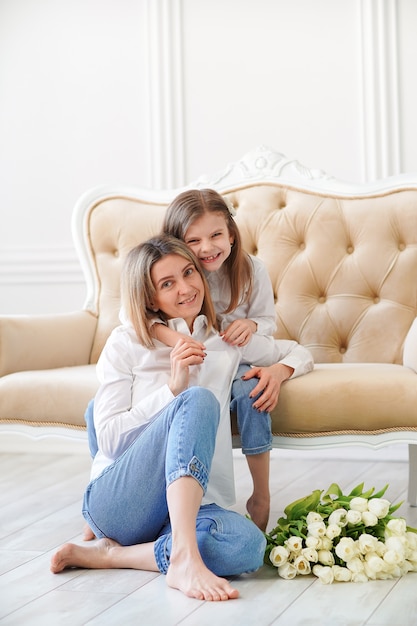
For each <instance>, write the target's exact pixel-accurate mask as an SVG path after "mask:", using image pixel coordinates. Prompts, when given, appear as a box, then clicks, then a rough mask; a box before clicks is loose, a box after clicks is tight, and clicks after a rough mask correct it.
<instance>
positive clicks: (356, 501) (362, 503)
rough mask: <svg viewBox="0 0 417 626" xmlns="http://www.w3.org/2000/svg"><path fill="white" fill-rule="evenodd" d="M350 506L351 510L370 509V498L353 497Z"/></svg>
mask: <svg viewBox="0 0 417 626" xmlns="http://www.w3.org/2000/svg"><path fill="white" fill-rule="evenodd" d="M349 508H350V510H351V511H359V512H360V513H363V511H367V510H368V500H367V499H366V498H362V497H360V496H358V497H356V498H352V500H351V501H350V503H349Z"/></svg>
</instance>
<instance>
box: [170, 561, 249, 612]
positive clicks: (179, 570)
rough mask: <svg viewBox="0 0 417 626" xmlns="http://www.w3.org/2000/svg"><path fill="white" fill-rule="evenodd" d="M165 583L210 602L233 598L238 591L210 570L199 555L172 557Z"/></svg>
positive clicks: (192, 596) (193, 596)
mask: <svg viewBox="0 0 417 626" xmlns="http://www.w3.org/2000/svg"><path fill="white" fill-rule="evenodd" d="M167 584H168V585H169V586H170V587H173V588H174V589H179V590H180V591H182V592H183V593H184V594H185V595H186V596H188V597H190V598H196V599H197V600H208V601H212V602H216V601H221V600H234V599H235V598H238V597H239V592H238V590H237V589H234V588H233V587H232V586H231V585H230V583H229V582H228V581H227V580H226V579H225V578H220V577H219V576H216V575H215V574H213V572H211V571H210V570H209V569H208V568H207V567H206V566H205V565H204V563H203V561H202V560H201V558H200V557H197V558H185V557H179V556H178V558H177V559H172V557H171V561H170V565H169V568H168V572H167Z"/></svg>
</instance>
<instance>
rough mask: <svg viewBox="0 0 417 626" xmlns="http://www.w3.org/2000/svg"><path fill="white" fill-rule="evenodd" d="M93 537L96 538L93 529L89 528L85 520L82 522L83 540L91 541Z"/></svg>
mask: <svg viewBox="0 0 417 626" xmlns="http://www.w3.org/2000/svg"><path fill="white" fill-rule="evenodd" d="M95 538H96V536H95V534H94V533H93V531H92V530H91V528H90V527H89V525H88V524H87V522H86V523H85V524H84V528H83V540H84V541H92V540H93V539H95Z"/></svg>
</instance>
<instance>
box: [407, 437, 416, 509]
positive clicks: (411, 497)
mask: <svg viewBox="0 0 417 626" xmlns="http://www.w3.org/2000/svg"><path fill="white" fill-rule="evenodd" d="M408 503H409V505H410V506H417V444H414V443H409V444H408Z"/></svg>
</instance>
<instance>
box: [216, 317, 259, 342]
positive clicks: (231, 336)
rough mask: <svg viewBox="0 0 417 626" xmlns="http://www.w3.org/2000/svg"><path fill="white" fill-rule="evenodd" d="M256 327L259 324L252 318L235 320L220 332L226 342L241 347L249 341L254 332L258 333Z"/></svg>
mask: <svg viewBox="0 0 417 626" xmlns="http://www.w3.org/2000/svg"><path fill="white" fill-rule="evenodd" d="M256 328H257V326H256V324H255V322H253V321H252V320H247V319H241V320H234V321H233V322H232V323H231V324H229V326H228V327H227V328H226V330H225V331H223V332H222V333H220V334H221V336H222V337H223V339H224V341H225V342H226V343H229V344H230V345H231V346H239V347H240V348H241V347H242V346H246V344H247V343H249V340H250V338H251V336H252V334H253V333H256Z"/></svg>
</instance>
